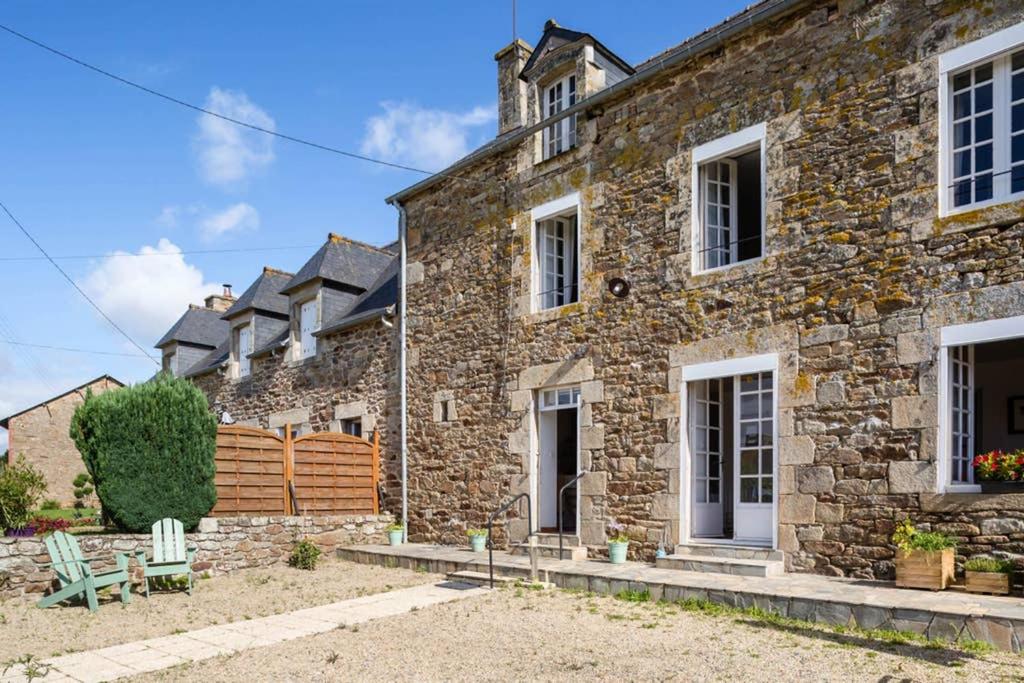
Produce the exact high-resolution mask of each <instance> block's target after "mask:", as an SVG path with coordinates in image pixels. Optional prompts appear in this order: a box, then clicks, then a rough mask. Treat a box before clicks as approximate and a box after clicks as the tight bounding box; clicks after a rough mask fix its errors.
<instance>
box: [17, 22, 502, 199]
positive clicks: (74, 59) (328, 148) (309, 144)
mask: <svg viewBox="0 0 1024 683" xmlns="http://www.w3.org/2000/svg"><path fill="white" fill-rule="evenodd" d="M0 29H3V30H4V31H7V32H8V33H10V34H11V35H12V36H16V37H18V38H21V39H22V40H24V41H25V42H27V43H31V44H32V45H35V46H36V47H38V48H42V49H43V50H46V51H47V52H50V53H52V54H55V55H57V56H58V57H61V58H63V59H66V60H68V61H69V62H73V63H75V64H77V65H79V66H81V67H84V68H86V69H89V70H90V71H93V72H95V73H98V74H100V75H101V76H106V77H107V78H111V79H113V80H115V81H118V82H119V83H123V84H124V85H127V86H130V87H132V88H135V89H137V90H141V91H142V92H144V93H147V94H149V95H153V96H154V97H159V98H160V99H162V100H166V101H167V102H171V103H173V104H177V105H178V106H181V107H185V108H187V109H192V110H193V111H197V112H199V113H201V114H206V115H207V116H213V117H215V118H218V119H221V120H223V121H228V122H230V123H233V124H235V125H237V126H242V127H244V128H249V129H250V130H255V131H258V132H260V133H265V134H266V135H273V136H274V137H278V138H281V139H282V140H287V141H288V142H294V143H296V144H299V145H305V146H307V147H312V148H314V149H319V150H322V151H324V152H331V153H333V154H340V155H341V156H344V157H348V158H350V159H357V160H359V161H366V162H369V163H371V164H379V165H381V166H388V167H390V168H397V169H400V170H402V171H412V172H413V173H422V174H423V175H428V176H439V177H442V178H451V179H453V180H461V181H463V182H469V183H481V181H478V180H475V179H472V178H465V177H462V176H457V175H454V174H446V173H441V172H436V171H427V170H424V169H422V168H416V167H415V166H406V165H405V164H398V163H395V162H392V161H384V160H383V159H375V158H373V157H369V156H366V155H364V154H357V153H355V152H348V151H345V150H343V149H338V148H337V147H331V146H330V145H323V144H320V143H319V142H313V141H311V140H306V139H304V138H299V137H295V136H294V135H286V134H285V133H278V132H277V131H276V130H270V129H269V128H263V127H262V126H257V125H256V124H253V123H248V122H246V121H242V120H241V119H236V118H233V117H230V116H226V115H224V114H219V113H217V112H215V111H212V110H210V109H206V108H205V107H200V106H199V105H196V104H192V103H191V102H186V101H185V100H181V99H178V98H177V97H174V96H172V95H167V94H165V93H162V92H160V91H159V90H153V89H152V88H148V87H146V86H144V85H142V84H141V83H136V82H135V81H132V80H129V79H127V78H124V77H123V76H118V75H117V74H115V73H111V72H109V71H106V70H105V69H101V68H100V67H98V66H94V65H92V64H90V63H88V62H85V61H82V60H81V59H78V58H77V57H73V56H71V55H69V54H68V53H66V52H62V51H60V50H58V49H57V48H55V47H50V46H49V45H47V44H46V43H42V42H40V41H38V40H36V39H35V38H31V37H29V36H27V35H25V34H24V33H20V32H18V31H15V30H14V29H13V28H11V27H9V26H5V25H3V24H0ZM481 184H485V183H481Z"/></svg>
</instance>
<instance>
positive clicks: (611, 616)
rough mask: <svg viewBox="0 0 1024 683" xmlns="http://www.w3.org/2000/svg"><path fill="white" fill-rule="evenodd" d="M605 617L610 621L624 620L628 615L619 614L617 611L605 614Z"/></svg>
mask: <svg viewBox="0 0 1024 683" xmlns="http://www.w3.org/2000/svg"><path fill="white" fill-rule="evenodd" d="M604 618H605V619H607V620H608V621H623V620H624V619H625V618H626V615H625V614H617V613H615V612H609V613H608V614H606V615H604Z"/></svg>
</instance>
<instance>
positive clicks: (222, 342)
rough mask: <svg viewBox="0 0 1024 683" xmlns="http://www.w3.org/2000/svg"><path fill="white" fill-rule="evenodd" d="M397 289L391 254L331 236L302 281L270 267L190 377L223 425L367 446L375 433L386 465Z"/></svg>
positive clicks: (229, 313)
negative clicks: (334, 436)
mask: <svg viewBox="0 0 1024 683" xmlns="http://www.w3.org/2000/svg"><path fill="white" fill-rule="evenodd" d="M397 282H398V261H397V259H396V257H395V254H394V253H392V252H391V251H390V250H389V249H388V248H383V249H381V248H377V247H372V246H370V245H367V244H363V243H361V242H356V241H353V240H349V239H347V238H344V237H341V236H339V235H335V234H331V235H329V236H328V238H327V240H326V242H325V243H324V245H323V246H322V247H321V248H320V249H319V250H318V251H317V252H316V253H315V254H314V255H313V256H312V257H311V258H310V259H309V260H308V261H307V262H306V263H305V264H304V265H303V266H302V268H300V269H299V272H298V273H295V274H292V273H286V272H283V271H280V270H276V269H273V268H265V269H264V270H263V273H262V274H261V275H260V276H259V277H258V278H257V279H256V280H255V281H254V282H253V283H252V284H251V285H250V286H249V287H248V288H247V289H246V290H245V292H244V293H243V294H242V295H241V296H240V297H239V298H238V300H237V301H235V302H234V303H233V305H232V306H231V307H230V308H229V309H227V310H226V311H224V312H223V313H222V314H221V315H220V318H221V319H222V322H224V329H223V331H222V332H221V334H220V338H219V339H218V342H217V343H216V345H215V347H214V348H213V350H211V351H209V352H208V353H207V354H206V355H205V356H204V357H203V358H202V359H201V360H200V361H199V362H198V363H196V364H195V365H194V366H192V367H191V368H190V369H189V370H188V371H186V372H184V373H183V376H184V377H188V378H190V379H191V380H192V381H193V382H194V383H195V385H196V386H197V387H199V389H200V390H202V391H203V393H205V394H206V396H207V398H208V400H209V401H210V405H211V407H212V408H213V409H214V411H215V412H216V413H217V415H218V416H219V417H220V419H221V420H222V421H224V422H232V423H237V424H247V425H252V426H257V427H262V428H265V429H270V430H276V431H278V432H279V433H281V434H283V432H284V428H285V425H287V424H291V425H292V428H293V432H294V433H295V434H306V433H310V432H322V431H342V432H345V433H349V434H354V435H356V436H362V437H364V438H366V439H369V438H371V435H372V433H373V431H374V429H378V430H379V432H380V439H381V449H382V453H383V454H384V455H383V457H384V458H387V457H389V456H388V450H387V442H388V434H389V432H392V431H395V430H397V426H396V425H393V424H392V422H394V420H397V411H396V410H395V407H394V405H393V404H394V402H395V401H396V400H397V398H396V397H397V393H396V384H395V383H396V375H395V373H396V368H397V353H398V351H397V347H396V345H395V330H394V326H393V323H392V319H393V317H394V315H395V310H394V309H395V301H396V298H397V291H398V287H397Z"/></svg>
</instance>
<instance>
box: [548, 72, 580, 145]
mask: <svg viewBox="0 0 1024 683" xmlns="http://www.w3.org/2000/svg"><path fill="white" fill-rule="evenodd" d="M574 104H576V75H575V74H573V75H570V76H566V77H565V78H562V79H561V80H558V81H556V82H555V83H552V84H551V85H549V86H547V87H546V88H544V89H543V91H542V97H541V115H542V118H545V119H547V118H550V117H552V116H554V115H555V114H559V113H561V112H562V111H564V110H566V109H568V108H569V107H571V106H572V105H574ZM543 141H544V158H545V159H550V158H551V157H553V156H555V155H556V154H561V153H562V152H565V151H568V150H570V149H572V148H573V147H575V146H576V116H575V115H573V116H567V117H565V118H564V119H561V120H560V121H555V122H554V123H552V124H551V125H550V126H547V127H546V128H545V129H544V137H543Z"/></svg>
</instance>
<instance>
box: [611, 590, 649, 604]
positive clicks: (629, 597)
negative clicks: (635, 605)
mask: <svg viewBox="0 0 1024 683" xmlns="http://www.w3.org/2000/svg"><path fill="white" fill-rule="evenodd" d="M615 599H616V600H622V601H623V602H650V601H651V591H649V590H647V589H646V588H645V589H644V590H642V591H631V590H628V589H623V590H620V591H619V592H618V593H616V594H615Z"/></svg>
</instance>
